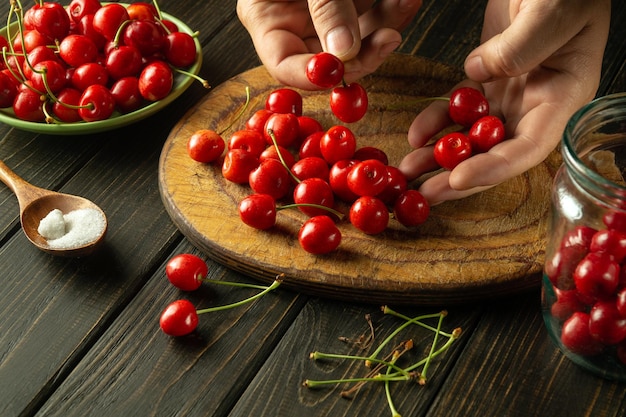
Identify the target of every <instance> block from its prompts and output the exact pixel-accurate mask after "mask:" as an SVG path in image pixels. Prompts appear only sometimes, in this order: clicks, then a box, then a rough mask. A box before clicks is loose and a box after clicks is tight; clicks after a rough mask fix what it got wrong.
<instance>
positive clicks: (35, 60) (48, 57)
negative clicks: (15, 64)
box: [22, 45, 58, 79]
mask: <svg viewBox="0 0 626 417" xmlns="http://www.w3.org/2000/svg"><path fill="white" fill-rule="evenodd" d="M57 60H58V58H57V55H56V54H55V53H54V51H53V50H52V49H51V48H48V46H46V45H38V46H36V47H34V48H33V49H31V50H30V52H28V55H27V57H26V59H25V60H24V62H23V63H22V70H23V71H24V77H26V78H27V79H30V78H31V77H32V76H33V67H34V66H35V65H37V64H39V63H40V62H44V61H57Z"/></svg>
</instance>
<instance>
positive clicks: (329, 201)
mask: <svg viewBox="0 0 626 417" xmlns="http://www.w3.org/2000/svg"><path fill="white" fill-rule="evenodd" d="M293 201H294V203H295V204H313V205H316V206H324V207H328V208H333V206H334V204H335V197H334V194H333V190H332V188H330V185H329V184H328V183H327V182H326V181H324V180H322V179H320V178H307V179H305V180H303V181H301V182H300V183H298V184H297V185H296V188H295V189H294V190H293ZM298 209H299V210H300V211H301V212H303V213H304V214H306V215H307V216H309V217H314V216H320V215H327V214H328V211H327V210H326V209H324V208H321V207H319V208H318V207H311V206H307V205H301V206H298Z"/></svg>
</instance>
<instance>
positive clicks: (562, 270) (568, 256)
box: [544, 245, 588, 290]
mask: <svg viewBox="0 0 626 417" xmlns="http://www.w3.org/2000/svg"><path fill="white" fill-rule="evenodd" d="M587 253H588V250H587V248H586V247H584V246H582V245H572V246H564V247H561V248H559V249H558V250H556V251H555V252H554V254H552V256H551V257H550V258H549V259H548V260H547V261H546V263H545V266H544V269H545V274H546V276H547V277H548V279H549V280H550V282H551V283H552V285H554V287H555V288H558V289H560V290H571V289H574V288H575V284H574V270H575V269H576V266H577V265H578V263H579V262H580V261H581V260H582V259H583V258H584V257H585V255H587Z"/></svg>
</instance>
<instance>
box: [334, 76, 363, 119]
mask: <svg viewBox="0 0 626 417" xmlns="http://www.w3.org/2000/svg"><path fill="white" fill-rule="evenodd" d="M367 108H368V98H367V92H366V91H365V88H363V87H362V86H361V84H359V83H356V82H354V83H351V84H348V85H341V86H338V87H335V88H333V89H332V91H331V93H330V109H331V111H332V112H333V114H334V115H335V116H336V117H337V118H338V119H339V120H341V121H342V122H344V123H354V122H357V121H359V120H361V119H362V118H363V116H365V113H367Z"/></svg>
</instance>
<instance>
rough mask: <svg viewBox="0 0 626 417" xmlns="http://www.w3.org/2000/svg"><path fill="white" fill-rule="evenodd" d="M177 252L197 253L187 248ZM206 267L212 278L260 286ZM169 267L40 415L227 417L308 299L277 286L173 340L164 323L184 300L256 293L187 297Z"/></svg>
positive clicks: (217, 289) (227, 290)
mask: <svg viewBox="0 0 626 417" xmlns="http://www.w3.org/2000/svg"><path fill="white" fill-rule="evenodd" d="M174 252H176V253H181V252H191V253H194V250H193V247H192V246H191V245H190V244H189V243H187V242H183V244H182V245H181V246H179V247H177V248H176V249H175V250H174ZM208 263H209V266H210V278H212V279H221V280H229V281H239V282H249V283H253V282H254V281H252V280H250V279H249V278H247V279H246V278H243V277H242V276H241V275H237V274H235V273H233V272H231V271H229V270H227V269H225V268H224V267H222V266H219V265H217V264H215V263H213V262H211V261H208ZM164 268H165V265H161V266H160V267H159V268H158V269H157V270H156V272H155V274H154V276H153V277H152V279H151V280H150V282H149V283H148V285H146V286H145V287H144V288H143V289H142V291H141V292H140V293H139V294H138V295H137V296H136V297H134V299H133V301H132V302H131V303H130V304H129V305H128V308H126V309H125V310H124V311H123V313H122V314H121V315H120V316H119V318H117V320H116V321H115V323H114V324H113V325H112V326H111V327H110V328H109V330H108V331H107V332H106V333H104V334H103V336H102V337H101V338H100V339H99V341H98V342H97V343H96V344H95V345H94V346H93V347H92V348H91V349H90V351H89V353H88V354H87V356H86V357H85V358H84V359H83V360H82V361H81V362H80V363H79V364H78V365H77V366H76V368H75V369H74V370H73V372H72V373H71V374H70V375H69V377H68V378H67V380H66V381H65V382H64V383H63V384H62V386H61V387H60V388H59V389H58V390H57V391H56V392H55V393H54V394H53V396H52V397H51V398H50V400H49V401H48V402H47V403H46V404H44V406H43V407H42V408H41V409H40V410H39V411H38V413H37V414H36V415H38V416H46V417H51V416H62V417H71V416H77V417H78V416H81V417H82V416H86V415H90V416H118V415H141V416H143V417H148V416H165V415H179V416H183V415H184V416H208V415H226V414H227V412H228V410H229V409H230V408H231V407H232V404H233V403H234V402H235V401H236V400H237V399H238V398H239V396H240V394H241V391H242V390H243V389H244V387H245V386H246V385H247V384H248V382H249V381H250V380H251V379H252V378H253V377H254V375H255V373H256V370H257V368H258V366H259V364H260V363H263V362H264V361H265V360H266V358H267V356H268V355H269V353H270V352H271V351H272V349H273V348H274V346H275V345H276V344H277V343H278V341H279V340H280V339H281V338H282V336H283V334H284V332H285V331H286V329H287V328H288V327H289V325H290V324H291V322H292V321H293V318H294V316H295V315H297V314H298V312H299V311H300V310H301V308H302V305H303V304H304V303H305V301H306V299H305V298H304V297H302V296H299V295H298V294H295V293H292V292H289V291H286V290H282V289H280V288H279V289H278V290H277V291H276V292H274V293H270V294H267V295H266V296H265V297H262V298H260V299H258V300H256V301H255V302H253V303H249V304H246V305H245V306H241V307H238V308H234V309H229V310H224V311H220V312H217V313H210V314H205V315H201V316H200V323H199V326H198V329H197V331H196V332H195V333H193V334H191V335H189V336H187V337H183V338H178V339H177V338H171V337H169V336H166V335H165V334H163V333H162V332H161V331H160V330H159V325H158V318H159V314H160V312H161V311H162V310H163V308H165V306H166V305H167V304H169V303H170V302H172V301H174V300H176V299H178V298H185V299H188V300H190V301H192V302H193V303H194V304H195V305H197V306H198V308H203V307H210V306H216V305H224V304H228V303H232V302H235V301H239V300H241V299H243V298H246V297H248V296H250V295H253V294H255V293H257V292H258V290H256V289H244V288H233V287H227V286H220V285H216V284H210V283H205V284H204V285H203V286H202V287H201V288H200V289H199V290H198V291H195V292H193V293H183V292H181V291H179V290H177V289H176V288H174V287H172V286H171V285H170V284H169V282H168V281H167V279H166V278H165V275H164Z"/></svg>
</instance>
